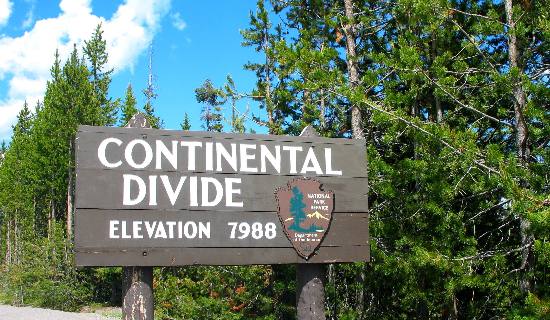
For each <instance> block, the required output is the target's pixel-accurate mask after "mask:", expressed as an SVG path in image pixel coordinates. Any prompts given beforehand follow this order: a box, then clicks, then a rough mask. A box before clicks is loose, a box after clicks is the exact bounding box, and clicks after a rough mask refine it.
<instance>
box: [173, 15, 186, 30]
mask: <svg viewBox="0 0 550 320" xmlns="http://www.w3.org/2000/svg"><path fill="white" fill-rule="evenodd" d="M170 19H172V26H173V27H174V28H176V29H178V30H179V31H181V30H183V29H185V27H187V23H185V21H183V19H182V18H181V15H180V13H179V12H175V13H172V14H170Z"/></svg>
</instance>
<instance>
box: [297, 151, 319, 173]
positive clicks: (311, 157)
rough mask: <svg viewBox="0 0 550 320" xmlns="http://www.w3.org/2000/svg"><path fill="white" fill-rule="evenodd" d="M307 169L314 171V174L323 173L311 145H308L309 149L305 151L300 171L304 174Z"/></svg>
mask: <svg viewBox="0 0 550 320" xmlns="http://www.w3.org/2000/svg"><path fill="white" fill-rule="evenodd" d="M310 163H311V165H310ZM308 171H315V173H316V174H323V170H321V166H320V165H319V161H318V160H317V157H316V156H315V152H313V148H312V147H309V150H308V151H307V155H306V159H305V160H304V165H303V166H302V171H301V172H300V173H302V174H305V173H307V172H308Z"/></svg>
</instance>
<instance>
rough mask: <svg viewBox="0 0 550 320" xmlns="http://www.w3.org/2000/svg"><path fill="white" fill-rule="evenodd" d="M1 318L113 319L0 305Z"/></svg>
mask: <svg viewBox="0 0 550 320" xmlns="http://www.w3.org/2000/svg"><path fill="white" fill-rule="evenodd" d="M0 319H2V320H114V319H116V318H110V317H105V316H101V315H99V314H96V313H74V312H63V311H57V310H49V309H39V308H31V307H12V306H5V305H0Z"/></svg>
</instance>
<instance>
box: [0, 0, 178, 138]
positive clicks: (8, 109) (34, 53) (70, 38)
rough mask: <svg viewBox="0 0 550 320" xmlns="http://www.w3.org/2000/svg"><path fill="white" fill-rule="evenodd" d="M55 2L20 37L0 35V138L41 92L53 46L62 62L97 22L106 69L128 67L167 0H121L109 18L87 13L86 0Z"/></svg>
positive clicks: (166, 8) (148, 39) (156, 23)
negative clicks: (2, 90)
mask: <svg viewBox="0 0 550 320" xmlns="http://www.w3.org/2000/svg"><path fill="white" fill-rule="evenodd" d="M3 1H4V0H0V12H2V9H1V7H2V4H3ZM59 7H60V9H61V12H60V13H59V15H58V16H57V17H55V18H48V19H41V20H37V21H36V23H35V24H34V26H33V27H32V29H30V30H28V31H26V32H25V33H24V34H23V35H21V36H20V37H8V36H4V35H0V81H6V78H9V79H10V80H9V83H8V93H7V96H6V97H0V140H2V139H5V138H8V136H9V134H10V132H11V125H12V124H13V123H14V122H15V119H16V116H17V113H18V112H19V110H20V109H21V108H22V107H23V103H24V101H25V100H27V102H28V103H29V105H30V106H33V107H34V105H35V104H36V100H37V99H41V98H42V97H43V94H44V91H45V90H46V82H47V80H48V79H49V78H50V67H51V65H52V63H53V59H54V53H55V50H56V49H58V50H59V54H60V57H61V61H62V62H64V61H65V59H66V58H67V57H68V55H69V53H70V52H71V50H72V48H73V44H74V43H76V45H77V47H78V48H81V47H82V44H83V42H84V40H87V39H89V38H90V36H91V34H92V33H93V31H94V29H95V27H96V26H97V24H98V23H102V25H103V30H104V38H105V40H106V41H107V51H108V53H109V62H108V64H109V68H114V69H115V72H117V71H122V70H124V69H127V68H130V69H132V68H133V66H134V63H135V62H136V61H137V58H138V56H139V54H140V53H141V52H143V50H145V49H146V48H147V46H148V44H149V42H151V41H152V39H153V37H154V35H155V33H156V32H157V31H158V29H159V27H160V20H161V19H162V18H163V17H164V16H165V15H166V14H167V13H168V11H169V9H170V0H126V1H124V3H122V4H121V5H119V6H118V8H117V10H116V12H115V14H114V15H113V16H112V17H111V19H109V20H107V19H105V18H104V17H100V16H96V15H94V14H93V13H92V7H91V0H61V1H60V3H59Z"/></svg>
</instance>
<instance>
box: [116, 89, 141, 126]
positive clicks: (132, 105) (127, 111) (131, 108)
mask: <svg viewBox="0 0 550 320" xmlns="http://www.w3.org/2000/svg"><path fill="white" fill-rule="evenodd" d="M136 105H137V100H136V97H135V96H134V90H133V89H132V85H131V84H128V87H126V95H125V97H124V103H123V105H122V110H121V118H120V125H121V126H125V125H126V124H128V122H129V121H130V119H132V117H133V116H134V115H135V114H136V113H137V112H138V109H137V107H136Z"/></svg>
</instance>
